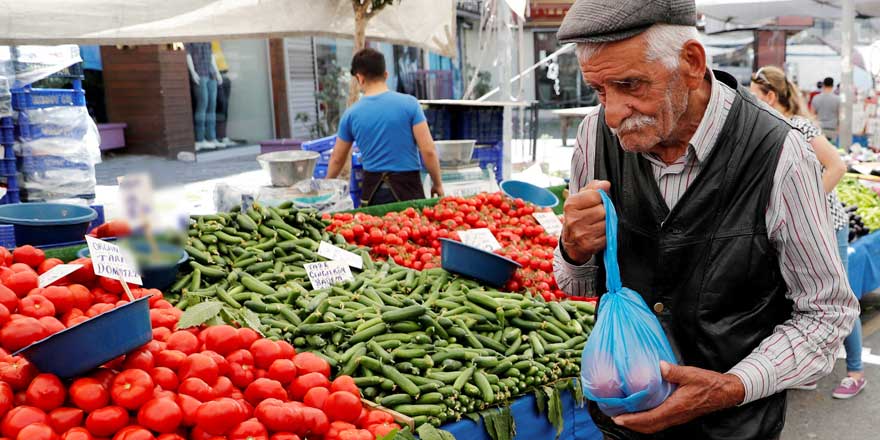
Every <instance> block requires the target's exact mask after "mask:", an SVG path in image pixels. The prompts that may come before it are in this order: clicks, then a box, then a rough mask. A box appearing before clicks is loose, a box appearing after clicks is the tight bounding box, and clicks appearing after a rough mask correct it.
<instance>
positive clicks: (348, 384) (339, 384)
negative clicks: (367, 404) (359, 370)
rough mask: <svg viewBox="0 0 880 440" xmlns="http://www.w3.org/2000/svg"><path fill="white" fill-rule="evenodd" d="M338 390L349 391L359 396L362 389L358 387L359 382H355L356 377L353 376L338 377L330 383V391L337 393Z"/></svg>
mask: <svg viewBox="0 0 880 440" xmlns="http://www.w3.org/2000/svg"><path fill="white" fill-rule="evenodd" d="M336 391H348V392H349V393H352V394H354V395H355V396H357V397H358V398H360V396H361V391H360V389H358V386H357V384H355V383H354V379H353V378H352V377H351V376H339V377H337V378H336V379H335V380H334V381H333V383H332V384H331V385H330V392H331V393H335V392H336Z"/></svg>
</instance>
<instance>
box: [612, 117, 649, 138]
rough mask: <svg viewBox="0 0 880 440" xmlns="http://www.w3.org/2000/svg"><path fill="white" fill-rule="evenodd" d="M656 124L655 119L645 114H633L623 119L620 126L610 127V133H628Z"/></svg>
mask: <svg viewBox="0 0 880 440" xmlns="http://www.w3.org/2000/svg"><path fill="white" fill-rule="evenodd" d="M656 124H657V119H655V118H652V117H650V116H645V115H633V116H630V117H628V118H626V119H624V120H623V122H621V123H620V127H617V128H616V129H614V128H612V129H611V133H614V135H615V136H616V135H618V134H619V133H628V132H631V131H636V130H640V129H642V128H645V127H651V126H654V125H656Z"/></svg>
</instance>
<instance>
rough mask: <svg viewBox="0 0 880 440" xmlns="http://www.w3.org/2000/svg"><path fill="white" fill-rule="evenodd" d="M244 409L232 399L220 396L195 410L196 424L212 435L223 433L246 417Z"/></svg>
mask: <svg viewBox="0 0 880 440" xmlns="http://www.w3.org/2000/svg"><path fill="white" fill-rule="evenodd" d="M246 416H247V414H246V413H245V411H244V409H243V408H242V407H241V406H240V405H239V404H238V402H236V401H235V400H233V399H230V398H228V397H221V398H219V399H216V400H212V401H210V402H205V403H203V404H201V406H199V409H198V410H196V426H197V427H199V428H201V429H203V430H205V432H207V433H209V434H214V435H224V434H226V433H227V432H229V431H230V430H231V429H232V428H234V427H235V426H236V425H238V424H239V423H241V422H243V421H244V420H245V419H246Z"/></svg>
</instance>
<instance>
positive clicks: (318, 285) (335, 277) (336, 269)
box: [303, 261, 354, 290]
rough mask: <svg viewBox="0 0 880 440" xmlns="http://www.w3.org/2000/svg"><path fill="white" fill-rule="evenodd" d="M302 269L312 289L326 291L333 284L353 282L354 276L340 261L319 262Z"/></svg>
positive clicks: (308, 264)
mask: <svg viewBox="0 0 880 440" xmlns="http://www.w3.org/2000/svg"><path fill="white" fill-rule="evenodd" d="M303 267H305V269H306V274H308V276H309V281H311V282H312V289H315V290H319V289H326V288H328V287H331V286H333V285H335V284H339V283H344V282H346V281H354V275H352V274H351V269H349V268H348V265H347V264H345V263H343V262H341V261H321V262H319V263H307V264H305V265H304V266H303Z"/></svg>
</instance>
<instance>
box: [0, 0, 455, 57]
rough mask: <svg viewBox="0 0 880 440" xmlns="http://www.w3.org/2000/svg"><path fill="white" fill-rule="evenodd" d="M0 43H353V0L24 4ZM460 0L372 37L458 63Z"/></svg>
mask: <svg viewBox="0 0 880 440" xmlns="http://www.w3.org/2000/svg"><path fill="white" fill-rule="evenodd" d="M3 3H4V4H3V12H2V15H3V19H2V20H0V45H21V44H40V45H53V44H159V43H172V42H178V41H182V42H187V41H206V40H212V39H232V38H266V37H285V36H308V35H326V36H334V37H343V38H351V36H352V35H353V34H354V13H353V12H352V7H351V0H18V1H11V2H3ZM455 19H456V14H455V5H454V4H453V1H452V0H406V1H402V2H399V3H395V4H394V5H392V6H388V7H386V8H385V9H383V10H382V11H380V12H379V13H378V14H377V15H376V16H375V17H373V19H372V20H371V21H370V22H369V25H368V27H367V38H370V39H375V40H382V41H387V42H392V43H398V44H403V45H408V46H414V47H421V48H424V49H427V50H430V51H433V52H436V53H438V54H441V55H445V56H449V57H455V56H456V52H457V51H456V42H455Z"/></svg>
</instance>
